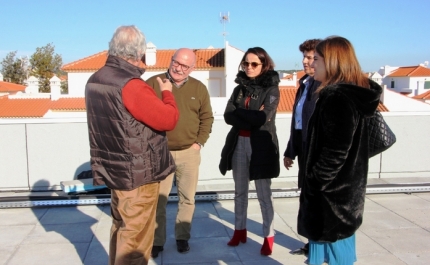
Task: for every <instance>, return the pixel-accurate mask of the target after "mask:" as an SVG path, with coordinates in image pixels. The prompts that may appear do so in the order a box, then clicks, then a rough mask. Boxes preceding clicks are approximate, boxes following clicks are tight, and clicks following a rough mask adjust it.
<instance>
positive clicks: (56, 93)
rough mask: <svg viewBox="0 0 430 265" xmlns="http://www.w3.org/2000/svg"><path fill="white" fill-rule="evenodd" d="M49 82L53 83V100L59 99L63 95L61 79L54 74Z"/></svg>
mask: <svg viewBox="0 0 430 265" xmlns="http://www.w3.org/2000/svg"><path fill="white" fill-rule="evenodd" d="M49 82H50V83H51V100H58V99H59V98H60V95H61V80H60V78H58V77H57V76H56V75H54V76H53V77H52V78H51V79H49Z"/></svg>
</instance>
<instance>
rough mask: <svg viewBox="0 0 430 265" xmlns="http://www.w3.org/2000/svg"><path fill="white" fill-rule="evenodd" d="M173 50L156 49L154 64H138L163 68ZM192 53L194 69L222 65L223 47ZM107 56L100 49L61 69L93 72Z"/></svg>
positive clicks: (154, 68) (166, 66)
mask: <svg viewBox="0 0 430 265" xmlns="http://www.w3.org/2000/svg"><path fill="white" fill-rule="evenodd" d="M175 51H176V50H157V53H156V64H155V65H146V64H144V63H143V62H142V63H141V64H140V65H139V66H140V67H142V68H145V69H146V70H150V71H151V70H152V71H159V70H165V69H167V68H168V67H169V65H170V61H171V59H172V56H173V54H174V53H175ZM194 53H195V54H196V69H198V70H199V69H200V70H202V69H209V68H215V67H224V49H195V50H194ZM107 56H108V54H107V51H102V52H99V53H96V54H94V55H91V56H88V57H85V58H83V59H80V60H77V61H75V62H71V63H68V64H65V65H63V67H62V68H61V69H62V70H63V71H65V72H95V71H97V70H99V69H100V68H102V67H103V66H104V65H105V63H106V60H107Z"/></svg>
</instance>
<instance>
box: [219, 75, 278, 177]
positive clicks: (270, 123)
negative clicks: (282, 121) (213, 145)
mask: <svg viewBox="0 0 430 265" xmlns="http://www.w3.org/2000/svg"><path fill="white" fill-rule="evenodd" d="M279 81H280V80H279V75H278V73H277V72H275V71H268V72H267V73H265V74H263V75H262V76H260V77H257V78H256V79H249V78H248V77H247V76H246V74H245V73H244V72H242V71H240V72H239V73H238V74H237V78H236V80H235V82H236V83H238V84H239V85H238V86H236V87H235V89H234V90H233V93H232V95H231V97H230V99H229V101H228V103H227V107H226V109H225V112H224V120H225V122H226V123H227V124H229V125H232V126H233V127H232V128H231V130H230V132H229V133H228V134H227V138H226V142H225V145H224V147H223V149H222V152H221V161H220V164H219V169H220V172H221V174H223V175H225V173H226V172H227V170H231V169H232V164H231V159H232V157H233V153H234V149H235V147H236V143H237V138H238V136H239V130H248V131H251V136H250V140H251V149H252V154H251V161H250V167H249V175H250V180H256V179H267V178H276V177H278V176H279V172H280V162H279V147H278V137H277V135H276V125H275V119H276V109H277V107H278V104H279V96H280V94H279V86H278V84H279ZM248 95H250V96H251V99H250V102H249V108H248V109H246V108H245V99H246V98H247V97H248ZM262 105H264V109H263V110H260V107H261V106H262Z"/></svg>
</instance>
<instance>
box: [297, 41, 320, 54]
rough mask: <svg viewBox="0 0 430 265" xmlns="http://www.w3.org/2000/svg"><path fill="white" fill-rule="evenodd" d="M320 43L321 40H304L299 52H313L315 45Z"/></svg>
mask: <svg viewBox="0 0 430 265" xmlns="http://www.w3.org/2000/svg"><path fill="white" fill-rule="evenodd" d="M320 41H321V39H311V40H306V41H305V42H303V43H302V44H300V46H299V50H300V51H301V52H302V53H304V52H309V51H315V47H316V46H317V44H318V43H319V42H320Z"/></svg>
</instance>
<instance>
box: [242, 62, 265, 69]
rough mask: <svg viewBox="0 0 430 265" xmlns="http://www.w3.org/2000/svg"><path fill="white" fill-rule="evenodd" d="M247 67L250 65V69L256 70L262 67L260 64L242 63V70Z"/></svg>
mask: <svg viewBox="0 0 430 265" xmlns="http://www.w3.org/2000/svg"><path fill="white" fill-rule="evenodd" d="M249 65H251V67H252V68H256V67H257V66H259V65H262V63H256V62H252V63H249V62H245V61H243V62H242V67H243V68H248V66H249Z"/></svg>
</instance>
